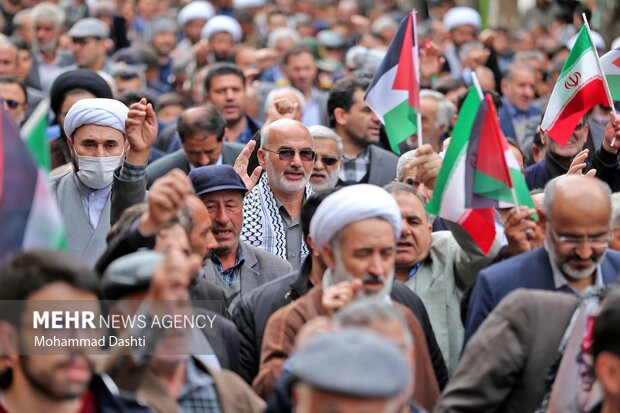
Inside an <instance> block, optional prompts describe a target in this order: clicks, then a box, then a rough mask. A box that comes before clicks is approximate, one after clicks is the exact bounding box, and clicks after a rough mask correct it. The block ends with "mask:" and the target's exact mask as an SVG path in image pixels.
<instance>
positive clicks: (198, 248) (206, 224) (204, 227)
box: [187, 196, 217, 258]
mask: <svg viewBox="0 0 620 413" xmlns="http://www.w3.org/2000/svg"><path fill="white" fill-rule="evenodd" d="M187 205H188V206H189V207H190V208H191V210H192V216H193V219H194V221H193V223H194V225H193V226H192V232H191V233H190V234H189V243H190V245H191V247H192V252H193V253H194V254H198V255H200V257H201V258H206V257H207V255H208V254H209V252H210V251H212V250H214V249H215V248H217V242H216V241H215V238H214V236H213V223H212V222H211V218H210V217H209V213H208V211H207V208H206V207H205V206H204V204H203V203H202V201H201V200H200V199H198V198H197V197H193V196H192V197H189V198H188V201H187Z"/></svg>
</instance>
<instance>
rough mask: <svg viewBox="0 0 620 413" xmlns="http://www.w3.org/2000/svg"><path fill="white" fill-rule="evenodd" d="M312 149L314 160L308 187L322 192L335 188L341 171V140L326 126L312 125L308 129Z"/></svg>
mask: <svg viewBox="0 0 620 413" xmlns="http://www.w3.org/2000/svg"><path fill="white" fill-rule="evenodd" d="M308 130H309V131H310V134H311V135H312V139H313V140H314V147H315V149H316V159H315V160H314V169H313V170H312V175H310V185H312V189H313V190H314V191H324V190H326V189H332V188H335V187H336V184H337V183H338V176H339V175H340V170H341V169H342V164H343V160H342V151H343V149H342V139H340V136H338V135H336V133H335V132H334V131H333V130H331V129H329V128H328V127H327V126H323V125H314V126H310V127H309V128H308Z"/></svg>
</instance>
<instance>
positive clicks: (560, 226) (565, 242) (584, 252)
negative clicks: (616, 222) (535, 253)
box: [545, 180, 611, 280]
mask: <svg viewBox="0 0 620 413" xmlns="http://www.w3.org/2000/svg"><path fill="white" fill-rule="evenodd" d="M587 181H588V180H586V181H584V182H579V184H576V185H574V187H572V188H570V190H569V188H568V187H567V186H566V185H564V186H562V187H561V186H560V185H558V189H557V193H556V195H555V199H554V200H553V204H552V206H551V217H546V220H547V221H546V223H545V229H546V234H545V243H546V246H547V250H548V252H549V255H550V256H551V258H552V259H553V260H554V261H555V263H556V265H557V266H558V268H559V269H560V270H561V271H562V273H563V274H564V275H565V276H566V277H567V279H569V280H571V279H572V280H581V279H584V278H587V277H590V276H592V274H593V273H594V272H595V271H596V266H597V265H598V263H599V262H600V261H601V259H602V258H603V255H604V254H605V250H606V249H607V244H608V241H609V235H610V234H609V233H610V224H609V220H610V216H611V206H610V204H609V200H608V199H606V197H605V195H604V194H603V193H602V190H601V188H600V187H599V186H598V185H595V184H594V182H587ZM588 184H589V185H590V188H588V187H586V186H587V185H588ZM567 192H569V193H567Z"/></svg>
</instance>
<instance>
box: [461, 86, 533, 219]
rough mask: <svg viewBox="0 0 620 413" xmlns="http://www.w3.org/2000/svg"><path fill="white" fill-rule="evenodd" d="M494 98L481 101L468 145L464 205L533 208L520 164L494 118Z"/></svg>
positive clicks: (469, 206)
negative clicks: (516, 205)
mask: <svg viewBox="0 0 620 413" xmlns="http://www.w3.org/2000/svg"><path fill="white" fill-rule="evenodd" d="M497 119H498V117H497V112H496V110H495V105H494V104H493V99H492V98H491V96H490V95H488V94H487V95H486V96H485V98H484V100H483V101H481V102H480V106H479V107H478V113H477V114H476V119H475V121H474V124H473V126H472V131H471V136H470V139H469V144H468V147H467V158H468V159H469V160H470V161H468V162H466V172H465V181H466V194H467V195H466V198H467V200H466V206H467V207H468V208H490V207H492V208H510V207H513V206H515V205H514V204H515V200H516V203H517V204H518V205H519V206H527V207H530V208H534V203H533V202H532V198H531V197H530V193H529V189H528V187H527V184H526V182H525V178H524V176H523V172H522V171H521V166H520V165H519V163H518V162H517V158H516V157H515V155H514V153H513V152H512V150H511V149H510V146H509V145H508V142H507V141H506V138H505V137H504V134H503V133H502V130H501V128H500V127H499V123H498V121H497Z"/></svg>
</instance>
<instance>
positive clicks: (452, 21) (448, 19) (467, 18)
mask: <svg viewBox="0 0 620 413" xmlns="http://www.w3.org/2000/svg"><path fill="white" fill-rule="evenodd" d="M465 24H469V25H471V26H474V27H475V28H476V30H480V27H481V26H482V22H481V20H480V13H478V12H477V11H476V10H474V9H472V8H471V7H453V8H451V9H450V10H448V12H447V13H446V15H445V16H443V25H444V26H446V29H447V30H448V31H450V30H452V29H454V28H455V27H458V26H463V25H465Z"/></svg>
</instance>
